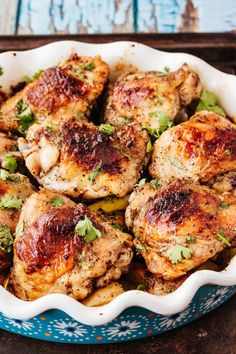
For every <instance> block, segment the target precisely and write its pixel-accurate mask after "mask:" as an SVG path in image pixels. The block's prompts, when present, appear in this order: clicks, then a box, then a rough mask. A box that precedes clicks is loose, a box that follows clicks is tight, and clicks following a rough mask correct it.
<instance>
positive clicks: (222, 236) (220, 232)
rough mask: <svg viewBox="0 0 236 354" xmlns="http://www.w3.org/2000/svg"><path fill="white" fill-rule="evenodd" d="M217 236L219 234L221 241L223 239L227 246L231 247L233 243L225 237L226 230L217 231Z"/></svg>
mask: <svg viewBox="0 0 236 354" xmlns="http://www.w3.org/2000/svg"><path fill="white" fill-rule="evenodd" d="M216 236H217V237H218V239H219V240H220V241H222V242H223V243H224V244H225V245H226V246H229V247H231V244H230V242H229V240H227V238H226V237H225V235H224V232H223V231H222V230H219V231H217V233H216Z"/></svg>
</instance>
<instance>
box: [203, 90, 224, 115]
mask: <svg viewBox="0 0 236 354" xmlns="http://www.w3.org/2000/svg"><path fill="white" fill-rule="evenodd" d="M217 102H218V98H217V96H216V95H215V94H214V93H213V92H210V91H202V94H201V96H200V100H199V103H198V105H197V108H196V112H199V111H204V110H206V111H211V112H215V113H218V114H221V115H222V116H223V117H225V116H226V114H225V112H224V110H223V108H221V107H220V106H219V105H218V104H217Z"/></svg>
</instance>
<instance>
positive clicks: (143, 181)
mask: <svg viewBox="0 0 236 354" xmlns="http://www.w3.org/2000/svg"><path fill="white" fill-rule="evenodd" d="M145 183H146V178H142V179H140V181H138V182H137V183H136V184H135V187H142V186H144V184H145Z"/></svg>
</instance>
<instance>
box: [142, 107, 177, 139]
mask: <svg viewBox="0 0 236 354" xmlns="http://www.w3.org/2000/svg"><path fill="white" fill-rule="evenodd" d="M149 116H150V117H153V116H154V117H155V118H156V120H157V121H158V123H159V128H149V127H144V129H146V130H147V132H148V134H149V135H150V136H151V137H152V138H153V139H157V138H159V136H160V135H161V134H162V133H164V131H165V130H167V129H168V128H171V127H172V126H173V125H174V123H173V120H172V119H171V118H170V117H169V116H168V115H167V114H166V113H165V112H164V111H156V112H150V113H149Z"/></svg>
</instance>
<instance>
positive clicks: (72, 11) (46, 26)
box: [17, 0, 133, 34]
mask: <svg viewBox="0 0 236 354" xmlns="http://www.w3.org/2000/svg"><path fill="white" fill-rule="evenodd" d="M42 4H43V5H42ZM132 5H133V3H132V0H115V1H111V0H89V1H88V0H64V1H63V0H43V2H42V1H39V0H22V1H21V7H20V16H19V27H18V29H17V34H54V33H57V34H60V33H71V34H76V33H112V32H132V31H133V7H132Z"/></svg>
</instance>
